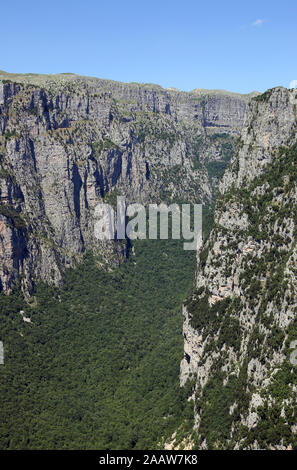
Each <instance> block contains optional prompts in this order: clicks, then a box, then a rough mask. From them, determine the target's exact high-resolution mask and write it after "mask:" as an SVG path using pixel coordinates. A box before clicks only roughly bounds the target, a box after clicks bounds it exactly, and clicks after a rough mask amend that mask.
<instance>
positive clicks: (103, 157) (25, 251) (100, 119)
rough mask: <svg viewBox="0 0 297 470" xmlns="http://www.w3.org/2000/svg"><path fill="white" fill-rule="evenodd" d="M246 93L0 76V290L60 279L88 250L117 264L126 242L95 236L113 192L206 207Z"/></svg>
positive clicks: (238, 123) (238, 122) (237, 125)
mask: <svg viewBox="0 0 297 470" xmlns="http://www.w3.org/2000/svg"><path fill="white" fill-rule="evenodd" d="M250 98H251V96H249V95H246V96H244V95H243V96H241V95H236V94H230V93H227V92H212V91H203V90H194V91H193V92H191V93H185V92H179V91H175V90H164V89H163V88H161V87H159V86H156V85H140V84H124V83H118V82H113V81H109V80H100V79H93V78H86V77H78V76H75V75H72V74H61V75H55V76H51V75H49V76H40V75H34V74H32V75H25V76H23V75H13V74H7V73H4V72H1V73H0V167H1V169H0V199H1V201H0V288H1V289H3V290H4V291H5V292H7V293H8V292H10V290H11V288H12V287H13V286H15V285H17V284H18V283H21V285H22V288H23V290H24V291H26V292H29V293H30V291H31V290H32V287H33V285H34V282H35V281H36V280H37V279H38V280H44V281H46V282H53V283H58V282H59V281H60V279H61V276H62V272H63V270H64V268H65V267H67V266H72V265H73V264H74V263H76V262H77V261H78V260H79V259H80V257H81V255H82V254H83V253H84V252H85V251H87V250H93V251H95V252H96V253H97V255H98V257H99V259H100V260H101V262H102V263H103V264H104V263H108V264H113V265H114V264H118V263H120V262H121V261H122V260H123V259H124V258H125V256H126V254H127V253H126V252H127V247H126V245H125V243H123V242H121V243H120V242H118V243H114V242H110V243H109V244H107V243H104V245H103V244H101V245H100V244H99V243H98V241H97V240H96V239H95V237H94V233H93V232H94V230H93V228H94V208H95V206H96V204H98V203H99V202H107V203H112V204H114V202H115V199H116V195H125V196H126V197H127V199H128V200H130V201H133V202H143V203H145V202H160V201H170V200H174V201H175V202H176V201H194V200H195V201H197V200H199V201H202V202H204V203H206V204H209V203H211V201H212V198H213V191H214V188H215V186H216V183H217V175H218V174H219V173H220V172H222V170H223V169H224V168H225V166H226V165H227V163H228V161H229V159H230V156H231V153H232V148H233V147H234V143H235V141H236V138H237V136H238V135H239V133H240V130H241V127H242V123H243V119H244V114H245V110H246V107H247V103H248V102H249V100H250Z"/></svg>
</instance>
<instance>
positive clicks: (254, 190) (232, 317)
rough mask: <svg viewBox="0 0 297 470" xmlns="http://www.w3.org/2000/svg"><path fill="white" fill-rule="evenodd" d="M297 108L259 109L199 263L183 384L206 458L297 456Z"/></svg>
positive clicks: (251, 116)
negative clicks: (229, 453) (266, 452)
mask: <svg viewBox="0 0 297 470" xmlns="http://www.w3.org/2000/svg"><path fill="white" fill-rule="evenodd" d="M296 104H297V92H296V90H287V89H284V88H276V89H273V90H269V91H267V92H266V93H264V94H263V95H261V96H258V97H255V98H254V99H252V100H251V102H250V103H249V105H248V108H247V112H246V117H245V120H244V125H243V129H242V133H241V137H240V144H239V149H238V151H237V152H236V154H234V155H233V157H232V159H231V163H230V166H229V168H228V170H227V171H226V173H225V174H224V177H223V179H222V181H221V183H220V189H219V196H218V199H217V203H216V209H215V223H214V228H213V229H212V232H211V234H210V236H209V238H208V240H207V241H206V243H205V244H204V246H203V247H202V249H201V251H200V253H199V256H198V267H197V279H196V290H195V292H194V294H193V295H192V296H191V298H189V299H188V301H187V302H186V304H185V306H184V316H185V322H184V341H185V357H184V359H183V361H182V364H181V384H182V385H183V384H184V383H185V382H186V381H187V380H190V381H191V383H192V389H191V396H193V399H194V402H195V429H196V431H197V433H198V446H199V448H225V449H226V448H231V449H238V448H244V449H259V448H266V449H267V448H271V449H286V448H292V447H294V446H296V442H297V440H296V428H297V427H296V423H297V414H296V411H297V410H296V398H297V396H296V392H297V381H296V370H295V367H294V364H293V363H292V361H290V357H291V356H292V347H293V346H294V345H295V344H296V343H295V342H294V340H296V338H297V322H296V314H297V310H296V305H297V281H296V259H297V251H296V240H297V238H296V237H297V226H296V220H297V218H296V199H297V177H296V165H297V133H296V130H297V114H296ZM290 354H291V356H290Z"/></svg>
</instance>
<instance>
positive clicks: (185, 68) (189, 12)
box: [0, 0, 297, 93]
mask: <svg viewBox="0 0 297 470" xmlns="http://www.w3.org/2000/svg"><path fill="white" fill-rule="evenodd" d="M1 20H2V21H1V37H2V48H1V56H0V57H1V60H0V69H2V70H5V71H7V72H22V73H25V72H34V73H59V72H73V73H77V74H82V75H90V76H96V77H101V78H110V79H113V80H120V81H125V82H131V81H135V82H149V83H158V84H160V85H162V86H163V87H165V88H167V87H170V86H172V87H176V88H179V89H181V90H192V89H194V88H221V89H227V90H231V91H237V92H242V93H246V92H250V91H252V90H259V91H264V90H265V89H267V88H271V87H274V86H277V85H283V86H286V87H288V86H289V84H290V82H291V81H292V80H296V79H297V60H296V55H297V53H296V51H297V47H296V46H297V2H296V0H283V1H282V2H279V1H275V0H270V1H266V0H263V1H261V0H258V1H254V0H250V1H247V2H241V1H240V0H237V1H228V0H226V1H216V0H214V1H210V0H208V1H207V0H205V1H194V0H183V1H175V0H171V1H167V0H159V1H155V0H149V1H146V0H144V1H142V0H138V1H134V0H126V1H125V0H121V1H119V0H113V1H112V0H110V1H106V0H102V1H100V0H98V1H95V0H83V1H75V0H72V1H68V0H60V1H56V0H51V1H50V2H42V1H40V0H39V1H35V0H27V1H24V0H22V1H20V0H14V1H13V2H2V3H1Z"/></svg>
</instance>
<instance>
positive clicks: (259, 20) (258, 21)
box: [252, 19, 264, 26]
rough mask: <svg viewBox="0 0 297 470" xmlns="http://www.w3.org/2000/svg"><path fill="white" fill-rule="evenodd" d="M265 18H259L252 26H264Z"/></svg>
mask: <svg viewBox="0 0 297 470" xmlns="http://www.w3.org/2000/svg"><path fill="white" fill-rule="evenodd" d="M263 23H264V20H261V19H258V20H256V21H254V22H253V23H252V26H262V24H263Z"/></svg>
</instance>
